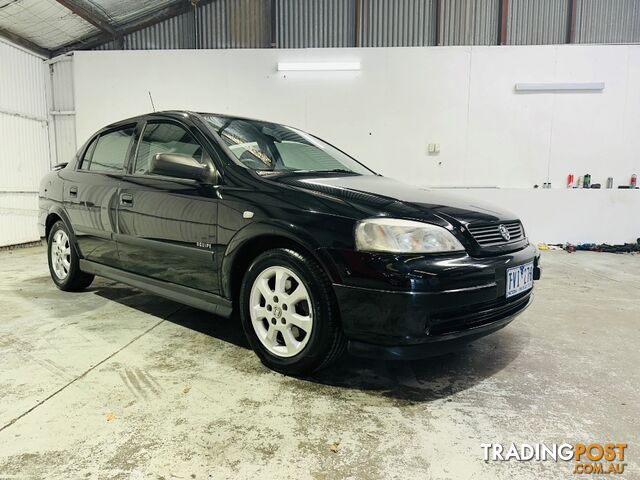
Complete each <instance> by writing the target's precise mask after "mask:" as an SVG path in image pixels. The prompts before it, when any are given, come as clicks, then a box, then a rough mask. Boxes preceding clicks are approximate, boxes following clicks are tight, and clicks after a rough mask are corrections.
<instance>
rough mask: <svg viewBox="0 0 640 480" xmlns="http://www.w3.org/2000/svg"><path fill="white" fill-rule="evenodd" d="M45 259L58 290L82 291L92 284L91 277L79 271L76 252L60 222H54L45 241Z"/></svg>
mask: <svg viewBox="0 0 640 480" xmlns="http://www.w3.org/2000/svg"><path fill="white" fill-rule="evenodd" d="M47 245H48V248H47V257H48V260H49V272H50V273H51V278H52V279H53V282H54V283H55V284H56V286H57V287H58V288H59V289H60V290H66V291H77V290H83V289H85V288H87V287H88V286H89V285H91V282H93V278H94V276H93V275H90V274H88V273H84V272H82V271H80V265H79V258H78V253H77V250H76V249H75V247H74V245H73V244H72V242H71V235H70V233H69V230H68V229H67V226H66V225H65V224H64V222H62V221H58V222H56V223H55V224H54V225H53V227H52V228H51V231H50V232H49V237H48V239H47Z"/></svg>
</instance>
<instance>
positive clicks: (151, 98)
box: [149, 91, 156, 113]
mask: <svg viewBox="0 0 640 480" xmlns="http://www.w3.org/2000/svg"><path fill="white" fill-rule="evenodd" d="M149 100H151V108H152V109H153V113H156V106H155V105H154V104H153V97H152V96H151V91H149Z"/></svg>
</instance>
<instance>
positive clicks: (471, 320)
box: [428, 290, 531, 336]
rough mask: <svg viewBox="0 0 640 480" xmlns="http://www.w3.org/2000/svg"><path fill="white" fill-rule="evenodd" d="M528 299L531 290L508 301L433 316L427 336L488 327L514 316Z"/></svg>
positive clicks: (499, 300) (524, 305)
mask: <svg viewBox="0 0 640 480" xmlns="http://www.w3.org/2000/svg"><path fill="white" fill-rule="evenodd" d="M530 298H531V290H529V291H527V292H524V293H521V294H519V295H516V296H515V297H513V298H509V299H504V298H502V299H498V300H495V301H493V302H488V303H485V304H480V305H475V306H471V307H467V308H463V309H458V310H454V311H451V312H446V313H445V312H442V313H439V314H434V315H433V316H432V317H431V322H432V323H431V326H430V328H429V330H428V334H429V335H432V336H436V335H446V334H449V333H456V332H460V331H464V330H469V329H471V328H475V327H481V326H483V325H488V324H490V323H493V322H496V321H498V320H501V319H503V318H506V317H510V316H512V315H515V314H516V313H518V312H519V311H521V310H522V309H524V308H525V307H526V306H527V304H528V303H529V300H530Z"/></svg>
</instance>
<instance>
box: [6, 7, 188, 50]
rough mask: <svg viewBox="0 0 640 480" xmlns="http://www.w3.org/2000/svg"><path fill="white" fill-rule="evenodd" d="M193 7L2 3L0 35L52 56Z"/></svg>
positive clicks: (115, 35) (107, 38) (115, 36)
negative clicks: (52, 53) (54, 53)
mask: <svg viewBox="0 0 640 480" xmlns="http://www.w3.org/2000/svg"><path fill="white" fill-rule="evenodd" d="M190 7H191V2H190V1H188V0H136V1H131V0H0V36H4V37H5V38H8V39H9V40H11V41H13V42H15V43H18V44H20V45H22V46H25V47H27V48H31V49H32V50H36V51H38V52H39V53H41V54H44V55H46V56H49V54H50V53H51V52H57V51H60V50H62V49H64V48H65V47H70V46H74V47H77V46H82V45H83V44H90V43H93V42H95V41H97V40H113V39H117V38H118V37H119V36H121V35H123V34H124V33H127V32H128V31H129V30H131V29H132V28H136V26H139V25H144V24H147V23H148V22H149V21H157V20H161V19H163V18H166V17H170V16H173V15H176V14H179V13H181V12H182V11H186V10H187V9H189V8H190Z"/></svg>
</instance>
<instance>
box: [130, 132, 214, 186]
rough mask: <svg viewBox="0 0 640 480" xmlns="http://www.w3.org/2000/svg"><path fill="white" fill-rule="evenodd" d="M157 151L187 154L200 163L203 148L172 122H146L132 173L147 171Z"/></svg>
mask: <svg viewBox="0 0 640 480" xmlns="http://www.w3.org/2000/svg"><path fill="white" fill-rule="evenodd" d="M158 153H180V154H183V155H189V156H191V157H193V158H195V159H196V160H198V161H199V162H201V163H202V156H203V150H202V147H201V146H200V144H199V143H198V142H197V141H196V140H195V139H194V138H193V136H192V135H191V134H190V133H189V132H187V131H186V130H185V129H184V128H182V127H180V126H178V125H175V124H173V123H155V122H154V123H151V122H150V123H147V125H146V126H145V127H144V132H143V134H142V139H141V140H140V144H139V146H138V153H137V154H136V163H135V166H134V170H133V173H136V174H139V175H144V174H146V173H149V165H150V164H151V159H152V158H153V156H154V155H156V154H158Z"/></svg>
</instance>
